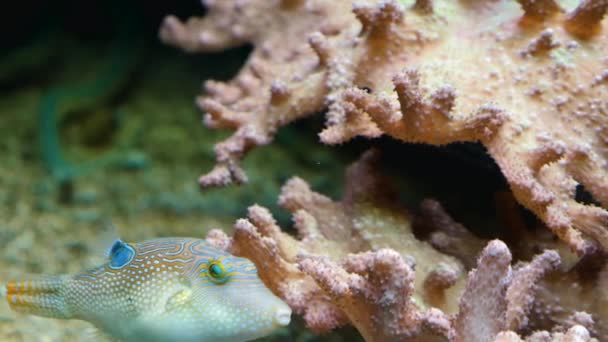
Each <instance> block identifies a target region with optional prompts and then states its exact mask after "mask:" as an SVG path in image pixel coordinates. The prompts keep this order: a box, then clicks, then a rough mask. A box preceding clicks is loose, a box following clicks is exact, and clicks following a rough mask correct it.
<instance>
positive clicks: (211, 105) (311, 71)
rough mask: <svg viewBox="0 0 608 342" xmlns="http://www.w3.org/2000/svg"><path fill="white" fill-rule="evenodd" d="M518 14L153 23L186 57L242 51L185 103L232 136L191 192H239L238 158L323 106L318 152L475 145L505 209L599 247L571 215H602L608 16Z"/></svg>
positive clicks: (607, 239) (401, 13) (398, 7)
mask: <svg viewBox="0 0 608 342" xmlns="http://www.w3.org/2000/svg"><path fill="white" fill-rule="evenodd" d="M404 2H407V1H404ZM518 2H519V4H518V3H517V2H515V1H507V0H503V1H492V2H475V1H447V0H435V1H430V0H417V1H415V3H413V4H412V3H407V4H402V3H400V2H397V1H395V0H384V1H373V0H368V1H357V2H356V3H355V4H354V5H352V4H351V2H350V1H315V0H306V1H304V0H299V1H298V0H282V1H279V0H275V1H265V0H264V1H260V0H257V1H256V0H249V1H206V2H205V4H206V5H207V7H208V14H207V15H206V16H205V17H204V18H202V19H190V20H189V21H188V22H187V23H186V24H182V23H181V22H179V20H177V19H176V18H175V17H171V16H170V17H167V18H166V20H165V22H164V23H163V26H162V28H161V32H160V36H161V38H162V39H163V40H164V41H165V42H167V43H170V44H173V45H177V46H181V47H183V48H185V49H186V50H188V51H210V50H218V49H224V48H227V47H230V46H234V45H237V44H242V43H245V42H249V43H252V44H253V45H254V47H255V48H254V51H253V52H252V55H251V57H250V58H249V60H248V62H247V64H246V66H245V67H244V68H243V69H242V70H241V72H240V73H239V74H238V75H237V76H236V77H235V78H234V79H233V80H232V81H230V82H228V83H218V82H211V81H210V82H207V83H206V92H207V95H205V96H203V97H201V98H199V100H198V103H199V105H200V107H201V108H202V109H203V110H204V111H205V112H206V113H207V114H206V116H205V120H206V123H207V124H208V125H210V126H212V127H229V128H234V129H236V132H235V133H234V134H233V135H232V136H231V137H230V138H228V139H227V140H226V141H224V142H222V143H219V144H218V145H217V146H216V154H217V166H216V168H215V169H214V170H213V171H212V172H211V173H209V174H207V175H204V176H202V177H201V179H200V182H201V184H202V185H203V186H217V185H226V184H229V183H231V182H234V181H236V182H244V181H246V175H245V173H244V172H243V170H242V169H241V168H240V167H239V165H238V163H239V160H240V159H241V158H242V157H243V156H244V154H245V153H246V152H247V151H248V150H249V149H251V148H253V147H255V146H257V145H261V144H266V143H268V142H270V141H271V138H272V135H273V133H274V132H275V131H276V129H277V128H278V127H279V126H281V125H285V124H287V123H288V122H290V121H293V120H296V119H298V118H301V117H304V116H307V115H311V114H313V113H315V112H317V111H320V110H323V109H325V108H328V113H327V128H326V129H325V130H324V131H323V132H321V134H320V137H321V140H322V141H323V142H325V143H329V144H334V143H340V142H343V141H346V140H348V139H350V138H352V137H354V136H357V135H362V136H367V137H377V136H379V135H381V134H383V133H384V134H388V135H390V136H393V137H395V138H397V139H401V140H404V141H407V142H421V143H429V144H447V143H451V142H455V141H480V142H481V143H483V144H484V146H485V147H486V148H487V150H488V152H489V153H490V154H491V155H492V157H493V158H494V159H495V160H496V162H497V164H498V165H499V166H500V168H501V170H502V172H503V174H504V175H505V177H506V179H507V180H508V181H509V183H510V185H511V189H512V191H513V193H514V195H515V197H516V198H517V200H518V201H519V202H520V203H521V204H523V205H524V206H525V207H527V208H529V209H530V210H532V211H533V212H534V213H535V214H536V215H538V216H539V217H540V218H541V219H542V220H543V221H544V222H546V223H547V225H548V226H549V227H550V228H551V229H552V230H553V232H555V233H556V234H557V235H558V236H559V237H560V238H561V239H563V240H564V241H566V242H568V244H569V245H570V247H571V248H572V249H573V250H575V251H577V252H578V253H581V254H582V253H584V252H585V251H586V250H588V249H589V248H590V247H589V246H590V244H589V243H588V242H587V241H586V240H585V237H590V238H592V239H593V240H595V241H597V242H599V243H600V244H601V245H602V246H603V247H604V248H608V231H607V230H606V226H607V223H608V212H607V211H606V210H604V209H603V208H600V207H598V206H594V205H586V204H581V203H578V202H577V201H575V191H576V187H577V186H578V185H579V184H581V185H583V186H584V187H585V189H586V190H588V191H589V192H590V193H591V194H592V195H593V196H594V198H595V199H596V200H597V201H598V202H599V203H600V204H601V205H602V206H603V207H604V208H606V207H607V206H608V197H607V194H608V187H607V183H606V181H605V179H606V176H607V174H606V167H605V166H606V164H607V162H608V160H607V158H608V157H607V154H606V148H605V147H606V142H607V139H608V135H607V132H608V131H607V130H606V127H607V125H606V120H605V117H606V114H607V112H608V107H607V103H606V101H605V99H606V98H607V97H608V90H607V89H608V88H607V84H608V83H607V80H608V76H607V75H608V71H607V70H608V65H607V64H606V60H605V56H606V54H607V52H608V51H607V47H608V41H607V39H608V38H607V37H608V36H607V35H606V34H605V32H606V29H607V28H606V26H607V25H608V24H607V23H606V22H605V21H602V18H603V17H604V14H605V12H606V10H607V8H608V5H607V4H606V1H604V0H584V1H582V2H581V3H580V4H579V5H578V6H577V7H575V6H572V4H571V2H572V1H565V0H564V1H561V2H558V1H555V0H543V1H532V0H519V1H518ZM581 233H583V234H584V235H583V234H581Z"/></svg>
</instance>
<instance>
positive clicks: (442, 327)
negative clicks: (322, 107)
mask: <svg viewBox="0 0 608 342" xmlns="http://www.w3.org/2000/svg"><path fill="white" fill-rule="evenodd" d="M378 164H379V161H378V155H377V153H376V152H374V151H371V152H367V153H366V154H364V155H363V157H362V158H361V160H360V161H358V162H357V163H355V164H353V165H352V166H351V167H349V169H348V170H347V177H346V179H347V180H346V190H345V195H344V198H343V199H342V200H341V201H339V202H336V201H332V200H330V199H329V198H327V197H325V196H323V195H321V194H318V193H315V192H313V191H312V190H311V189H310V188H309V187H308V185H307V184H306V183H305V182H304V181H303V180H301V179H298V178H294V179H292V180H290V181H288V182H287V184H286V185H285V186H284V188H283V192H282V194H281V196H280V199H279V202H280V203H281V205H282V206H284V207H285V208H287V209H289V210H290V211H291V212H292V213H293V219H294V224H295V228H296V229H297V231H298V235H299V238H298V239H296V238H294V237H292V236H290V235H288V234H286V233H285V232H283V231H282V230H281V229H280V227H278V225H277V224H276V222H275V221H274V219H273V217H272V215H271V214H270V212H269V211H268V210H267V209H265V208H263V207H260V206H252V207H250V208H249V215H248V218H247V219H241V220H238V221H237V223H236V224H235V232H234V236H233V237H232V238H229V237H228V236H226V235H225V234H224V233H223V232H222V231H219V230H214V231H212V232H211V233H210V234H209V236H208V240H209V241H211V242H212V243H213V244H214V245H216V246H217V247H218V248H223V249H227V250H229V251H230V252H231V253H234V254H236V255H240V256H244V257H247V258H249V259H251V260H252V261H253V262H254V263H255V264H256V266H257V267H258V270H259V272H260V277H261V278H262V279H263V281H264V282H265V283H266V284H267V285H268V286H269V287H270V288H271V289H272V290H273V291H274V292H275V293H276V294H277V295H279V296H280V297H282V298H284V299H285V300H286V301H287V302H288V304H289V305H290V306H291V307H292V308H293V309H294V312H295V313H297V314H300V315H302V316H303V317H304V320H305V321H306V323H307V325H308V327H309V328H311V329H313V330H314V331H317V332H325V331H329V330H332V329H334V328H336V327H338V326H342V325H346V324H351V325H353V326H355V327H356V328H357V329H358V330H359V332H360V333H361V335H362V336H363V337H364V338H365V339H366V340H367V341H494V340H495V339H497V340H500V341H519V340H520V335H522V334H523V333H524V332H525V331H526V330H525V329H527V328H529V327H530V325H531V323H530V321H529V320H528V316H529V314H530V315H531V319H535V318H534V315H536V312H534V311H532V310H533V309H534V304H535V303H536V299H535V293H536V291H537V288H538V284H539V282H540V280H541V279H542V278H543V277H544V275H545V274H546V273H547V272H549V271H551V270H554V269H556V268H557V267H558V264H559V263H560V257H559V255H558V254H557V253H556V252H555V251H551V250H546V251H545V252H543V253H542V254H540V255H537V256H535V257H534V258H533V260H532V261H531V262H529V263H521V264H519V265H518V266H516V267H512V266H511V262H512V256H511V253H510V251H509V249H508V248H507V246H506V245H505V244H504V243H503V242H501V241H499V240H494V241H490V242H487V243H486V242H485V241H483V240H481V239H478V238H475V237H473V236H472V235H471V234H470V233H468V234H465V233H464V232H461V233H459V234H458V235H459V237H458V238H459V239H460V241H464V240H467V239H468V240H471V241H470V242H468V243H467V245H469V246H475V248H477V247H479V248H480V250H478V251H469V252H468V253H475V254H477V253H478V252H479V258H478V259H477V260H474V261H473V262H472V264H473V265H472V267H475V269H473V270H471V271H470V273H469V275H468V277H466V276H465V274H464V271H465V270H464V269H463V267H467V266H463V263H461V262H460V261H459V260H458V259H456V258H454V257H450V256H448V255H447V254H444V253H441V252H439V251H438V250H436V249H435V248H433V247H432V246H431V245H429V244H427V243H426V242H424V241H420V240H418V239H416V238H415V237H414V235H413V234H412V232H411V228H410V227H411V224H410V222H411V220H410V215H409V214H407V213H406V211H405V210H404V209H403V208H400V207H399V206H398V205H396V204H395V203H396V202H397V201H396V200H395V199H394V198H393V197H391V194H390V189H394V187H393V186H391V185H390V184H388V183H387V181H386V177H384V176H382V175H380V174H379V173H378V172H377V170H376V169H375V167H374V166H377V165H378ZM387 191H388V192H389V193H388V194H387ZM435 210H436V211H437V210H438V209H437V208H435ZM436 221H437V222H440V221H441V222H448V221H449V219H447V218H445V217H443V218H438V219H437V220H436ZM450 230H451V231H458V230H464V227H462V226H459V227H457V228H456V227H452V228H450ZM484 246H485V247H484ZM454 254H455V255H460V253H459V251H456V252H455V253H454ZM463 260H464V261H465V263H464V264H468V260H469V258H468V257H463ZM467 268H468V267H467ZM543 289H544V290H547V288H546V287H543ZM581 315H582V316H583V317H587V316H585V315H586V314H584V313H580V314H579V316H581ZM549 326H550V327H558V329H561V330H564V331H566V330H567V332H565V333H562V332H561V330H560V331H559V334H554V336H552V335H551V334H550V333H549V332H547V331H539V332H535V333H534V334H532V335H530V336H529V337H528V338H529V339H530V340H532V341H551V339H552V338H554V340H555V341H560V339H559V338H561V337H559V336H562V335H563V336H570V335H573V336H574V335H575V336H576V337H580V338H579V339H563V341H569V340H572V341H594V339H593V338H592V337H591V334H590V332H589V330H588V329H591V328H593V320H592V319H590V318H588V319H586V320H580V319H579V320H563V321H560V320H555V321H552V322H550V325H549ZM568 329H570V330H568ZM499 337H500V338H501V339H499ZM558 337H559V338H558Z"/></svg>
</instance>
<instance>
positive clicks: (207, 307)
mask: <svg viewBox="0 0 608 342" xmlns="http://www.w3.org/2000/svg"><path fill="white" fill-rule="evenodd" d="M107 258H108V260H107V262H106V263H105V264H103V265H101V266H99V267H96V268H93V269H91V270H89V271H86V272H83V273H80V274H75V275H58V276H46V277H44V278H40V279H36V280H29V281H28V280H26V281H19V282H9V283H8V284H6V287H5V289H4V290H5V291H6V300H7V302H8V304H9V306H10V307H11V308H12V309H13V310H14V311H17V312H23V313H29V314H34V315H39V316H44V317H51V318H59V319H80V320H85V321H88V322H90V323H92V324H93V325H94V326H95V327H96V328H97V329H99V330H100V331H101V332H102V333H104V334H105V335H107V336H108V337H110V338H112V339H115V340H120V341H125V342H136V341H137V342H139V341H146V342H168V341H196V342H203V341H225V342H227V341H230V342H235V341H248V340H252V339H255V338H259V337H263V336H266V335H268V334H270V333H271V332H272V331H274V330H275V329H277V328H279V327H281V326H286V325H287V324H289V321H290V319H291V309H290V308H289V306H287V304H285V303H284V302H283V301H282V300H281V299H279V298H278V297H277V296H275V295H274V294H273V293H272V292H271V291H270V290H269V289H268V288H267V287H266V286H265V285H264V283H262V281H261V280H260V278H259V277H258V274H257V269H256V267H255V265H254V264H253V263H252V262H251V261H249V260H247V259H244V258H239V257H235V256H233V255H231V254H229V253H227V252H224V251H222V250H219V249H217V248H214V247H213V246H211V245H210V244H209V243H207V242H206V241H204V240H200V239H194V238H162V239H156V240H150V241H145V242H141V243H126V242H124V241H122V240H120V239H119V240H116V241H115V242H114V243H113V244H112V246H111V247H110V248H109V250H108V252H107Z"/></svg>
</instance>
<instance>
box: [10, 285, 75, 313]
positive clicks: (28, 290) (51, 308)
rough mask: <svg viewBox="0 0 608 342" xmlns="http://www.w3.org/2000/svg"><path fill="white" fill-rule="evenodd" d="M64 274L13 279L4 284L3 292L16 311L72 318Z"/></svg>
mask: <svg viewBox="0 0 608 342" xmlns="http://www.w3.org/2000/svg"><path fill="white" fill-rule="evenodd" d="M65 284H66V281H65V277H63V276H48V277H40V278H39V279H27V280H21V281H11V282H8V283H6V284H5V285H4V286H2V288H3V289H2V290H0V294H2V295H3V296H4V297H5V298H6V301H7V302H8V305H9V306H10V308H11V309H12V310H13V311H15V312H21V313H27V314H32V315H37V316H43V317H51V318H63V319H69V318H72V315H71V314H70V310H69V307H68V304H67V302H66V300H65V290H66V286H65Z"/></svg>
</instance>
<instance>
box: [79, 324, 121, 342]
mask: <svg viewBox="0 0 608 342" xmlns="http://www.w3.org/2000/svg"><path fill="white" fill-rule="evenodd" d="M84 335H85V341H96V342H117V341H118V340H117V339H115V338H113V337H111V336H109V335H107V334H105V333H104V332H103V331H101V330H100V329H98V328H96V327H89V328H87V329H85V331H84Z"/></svg>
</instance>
